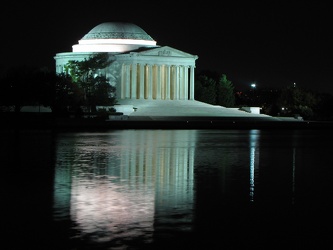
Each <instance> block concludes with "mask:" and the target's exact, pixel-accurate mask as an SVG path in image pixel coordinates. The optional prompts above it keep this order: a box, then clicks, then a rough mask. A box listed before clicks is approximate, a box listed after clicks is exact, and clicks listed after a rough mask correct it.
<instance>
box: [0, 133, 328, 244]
mask: <svg viewBox="0 0 333 250" xmlns="http://www.w3.org/2000/svg"><path fill="white" fill-rule="evenodd" d="M0 138H1V141H0V149H1V152H0V156H1V160H0V163H1V169H2V174H1V197H2V208H4V210H3V213H2V216H3V223H2V226H1V227H2V229H3V230H2V232H4V233H2V236H3V244H4V245H6V247H5V248H4V249H22V247H24V248H27V249H28V248H29V249H71V250H74V249H75V250H78V249H184V248H185V247H186V248H189V249H248V248H255V249H281V248H282V249H303V248H305V247H306V248H308V247H311V248H313V249H318V248H320V249H322V247H324V246H325V249H328V248H329V247H332V246H333V244H332V242H331V233H330V232H331V228H332V225H333V224H332V222H333V219H332V208H333V204H332V203H333V202H332V200H333V181H332V180H333V168H332V166H333V164H332V153H333V147H332V146H331V142H332V139H333V134H332V132H331V131H330V130H286V129H282V130H111V131H103V132H91V131H90V132H88V131H87V132H57V133H56V132H54V131H34V130H28V131H0ZM5 242H6V244H5Z"/></svg>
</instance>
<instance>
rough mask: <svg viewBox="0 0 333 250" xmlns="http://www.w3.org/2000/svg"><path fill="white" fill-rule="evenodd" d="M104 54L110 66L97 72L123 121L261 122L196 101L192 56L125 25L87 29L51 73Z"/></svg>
mask: <svg viewBox="0 0 333 250" xmlns="http://www.w3.org/2000/svg"><path fill="white" fill-rule="evenodd" d="M100 52H107V53H108V54H109V59H110V61H111V63H110V65H109V66H108V67H107V68H106V69H103V70H101V72H99V73H100V74H104V75H105V76H106V77H107V79H108V80H109V82H110V84H111V85H113V86H115V87H116V98H117V102H118V105H116V109H117V111H120V112H123V113H124V115H127V116H128V117H150V118H152V117H154V118H155V119H156V117H168V116H169V117H170V116H172V117H189V116H192V117H202V116H210V117H225V116H229V117H230V116H231V117H237V116H249V117H255V116H257V117H258V116H259V117H263V116H265V115H261V114H259V113H260V112H245V111H241V110H239V109H237V108H234V109H232V108H225V107H221V106H215V105H210V104H207V103H203V102H199V101H196V100H195V96H194V81H195V79H194V78H195V63H196V60H197V59H198V56H197V55H192V54H189V53H187V52H184V51H180V50H177V49H175V48H172V47H169V46H160V45H157V42H156V41H155V40H154V39H153V38H152V37H151V36H150V35H148V34H147V33H146V32H145V31H144V30H143V29H142V28H140V27H139V26H137V25H135V24H133V23H125V22H105V23H101V24H99V25H97V26H95V27H94V28H92V29H91V30H90V31H89V32H88V33H87V34H85V35H84V36H83V37H82V38H81V40H79V41H78V44H75V45H73V46H72V52H62V53H57V54H56V55H55V57H54V59H55V61H56V73H62V72H63V71H64V67H65V65H66V64H67V63H68V62H69V61H70V60H76V61H82V60H84V59H88V58H89V56H91V55H92V54H93V53H100Z"/></svg>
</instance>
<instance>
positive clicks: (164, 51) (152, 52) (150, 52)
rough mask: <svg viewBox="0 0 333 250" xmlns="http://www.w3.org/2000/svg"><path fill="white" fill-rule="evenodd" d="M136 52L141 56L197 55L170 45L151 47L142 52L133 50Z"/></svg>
mask: <svg viewBox="0 0 333 250" xmlns="http://www.w3.org/2000/svg"><path fill="white" fill-rule="evenodd" d="M131 53H136V54H138V55H141V56H166V57H196V56H195V55H192V54H189V53H186V52H184V51H181V50H178V49H174V48H172V47H169V46H162V47H158V48H149V49H147V50H143V51H140V52H131Z"/></svg>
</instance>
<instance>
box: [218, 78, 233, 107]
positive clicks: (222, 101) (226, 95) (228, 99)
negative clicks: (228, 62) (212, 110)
mask: <svg viewBox="0 0 333 250" xmlns="http://www.w3.org/2000/svg"><path fill="white" fill-rule="evenodd" d="M216 104H217V105H221V106H224V107H234V106H235V93H234V85H233V84H232V82H231V81H229V80H228V79H227V76H226V75H225V74H222V76H221V77H220V79H219V82H218V84H217V85H216Z"/></svg>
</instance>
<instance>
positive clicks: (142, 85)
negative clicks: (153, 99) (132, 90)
mask: <svg viewBox="0 0 333 250" xmlns="http://www.w3.org/2000/svg"><path fill="white" fill-rule="evenodd" d="M144 90H145V71H144V65H143V64H141V63H140V96H139V98H140V99H144V98H145V92H144Z"/></svg>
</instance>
